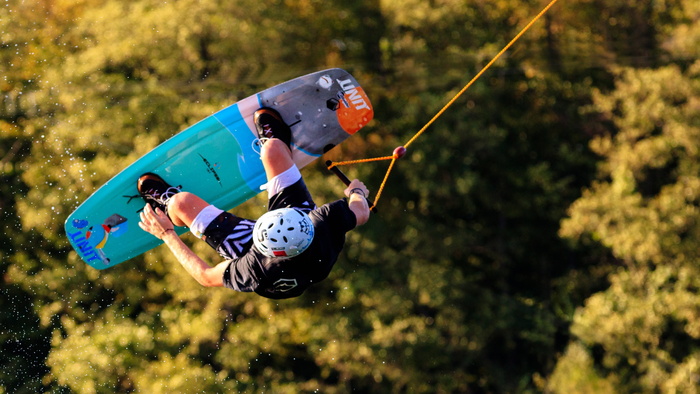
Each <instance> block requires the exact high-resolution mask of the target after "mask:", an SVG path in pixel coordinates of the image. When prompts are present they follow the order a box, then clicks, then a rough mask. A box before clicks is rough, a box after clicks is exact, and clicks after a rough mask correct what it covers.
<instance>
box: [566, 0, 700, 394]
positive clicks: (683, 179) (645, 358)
mask: <svg viewBox="0 0 700 394" xmlns="http://www.w3.org/2000/svg"><path fill="white" fill-rule="evenodd" d="M682 6H683V7H682V8H681V10H682V11H683V12H682V13H680V12H679V11H676V12H677V15H676V17H677V18H679V19H678V20H679V22H680V23H679V24H678V25H676V26H673V28H669V29H665V30H667V31H668V32H669V35H668V36H665V39H664V40H663V47H664V49H665V50H667V53H668V56H670V57H672V58H677V59H678V60H679V61H678V63H677V65H667V66H663V67H659V68H655V69H632V68H621V69H619V71H618V72H617V73H616V84H615V89H614V90H612V91H611V92H605V93H604V92H598V93H597V94H595V96H594V99H595V100H594V105H593V106H592V107H591V108H590V110H591V111H595V112H597V113H599V114H601V115H602V116H603V117H604V120H605V121H606V122H607V123H608V125H609V127H608V128H607V130H606V132H605V133H603V134H601V135H600V136H598V137H596V138H595V139H593V141H592V142H591V147H592V148H593V149H594V151H595V152H596V153H598V154H599V155H600V156H601V157H602V158H603V161H602V162H601V165H600V169H599V171H600V174H599V177H598V180H597V181H596V182H595V183H594V184H593V185H592V186H591V187H590V188H589V189H588V190H586V191H585V193H584V195H583V196H582V197H581V198H580V199H578V200H577V201H576V202H575V203H574V204H573V205H572V206H571V209H570V217H569V218H568V219H566V220H565V221H564V222H563V225H562V230H561V232H562V235H564V236H566V237H571V238H574V239H594V240H596V241H598V242H600V243H602V244H604V245H606V246H607V247H608V248H610V250H611V252H612V253H613V255H614V256H615V257H616V258H617V259H618V260H619V261H620V263H621V265H620V267H619V268H618V269H617V270H616V271H615V272H614V273H613V274H612V275H611V276H610V281H611V286H610V287H609V288H608V289H607V290H606V291H604V292H600V293H597V294H595V295H593V296H592V297H590V298H589V299H588V300H587V301H586V304H585V306H584V307H583V308H581V309H580V310H579V311H578V312H577V313H576V316H575V319H574V324H573V326H572V328H571V332H572V334H573V335H574V341H572V343H571V344H570V345H569V350H568V351H567V353H566V355H565V356H564V357H563V358H562V359H561V360H560V361H559V364H558V366H557V369H556V371H555V374H554V377H553V379H552V382H553V385H552V388H554V389H556V390H555V391H561V392H565V391H570V390H571V389H573V388H576V387H578V388H582V389H586V390H588V391H591V390H594V389H595V388H596V387H599V385H601V384H606V385H613V386H614V387H617V388H618V390H621V391H639V392H648V391H663V392H694V391H695V390H696V389H697V387H698V376H700V375H698V373H699V372H700V369H699V368H698V360H699V357H700V353H699V352H698V345H699V344H700V336H699V332H698V330H697V322H698V314H697V311H698V307H697V306H698V302H700V299H698V294H697V289H698V280H697V278H698V275H699V274H700V272H698V268H697V261H698V258H699V257H700V255H698V248H697V242H696V240H697V237H698V235H700V234H699V233H698V231H699V228H698V219H699V218H700V217H699V216H698V215H699V213H698V208H697V207H698V196H699V194H698V191H699V190H700V189H698V187H699V186H700V182H699V181H700V179H699V178H698V174H699V173H700V167H699V156H698V148H697V141H698V138H700V112H699V108H700V106H699V105H698V104H699V101H698V97H700V90H699V89H700V78H699V77H700V74H699V73H698V72H699V71H700V63H699V62H698V61H697V60H695V61H694V62H688V59H697V58H698V54H700V46H699V45H698V39H699V38H700V35H698V31H699V30H698V28H699V27H700V24H699V23H698V20H697V15H698V6H697V4H696V2H684V3H683V4H682ZM691 43H692V44H691ZM574 360H578V366H574V362H575V361H574ZM572 373H574V374H576V375H583V376H586V375H587V376H590V377H591V378H590V379H588V380H585V381H578V382H572V381H568V380H567V379H566V376H567V375H568V374H572Z"/></svg>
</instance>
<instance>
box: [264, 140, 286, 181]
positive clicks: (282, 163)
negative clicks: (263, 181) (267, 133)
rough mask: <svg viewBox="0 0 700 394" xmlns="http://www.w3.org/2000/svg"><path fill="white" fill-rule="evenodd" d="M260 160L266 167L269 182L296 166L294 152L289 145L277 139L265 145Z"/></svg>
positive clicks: (268, 141) (266, 142)
mask: <svg viewBox="0 0 700 394" xmlns="http://www.w3.org/2000/svg"><path fill="white" fill-rule="evenodd" d="M260 158H261V159H262V162H263V167H265V175H266V176H267V180H268V181H269V180H270V179H272V178H274V177H276V176H277V175H279V174H281V173H283V172H285V171H287V170H288V169H289V168H291V167H292V166H293V165H294V160H293V159H292V151H290V150H289V147H287V144H285V143H284V142H282V140H279V139H277V138H271V139H269V140H267V141H265V143H264V144H263V146H262V148H261V151H260Z"/></svg>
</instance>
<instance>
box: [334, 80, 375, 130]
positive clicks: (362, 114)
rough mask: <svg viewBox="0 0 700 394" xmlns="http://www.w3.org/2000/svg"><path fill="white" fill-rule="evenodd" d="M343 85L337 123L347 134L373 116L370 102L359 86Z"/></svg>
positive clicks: (359, 127)
mask: <svg viewBox="0 0 700 394" xmlns="http://www.w3.org/2000/svg"><path fill="white" fill-rule="evenodd" d="M350 86H352V85H350ZM350 86H345V87H344V88H345V89H344V91H345V94H344V95H343V100H341V102H340V105H339V107H338V110H337V111H336V113H337V115H338V123H339V124H340V127H342V128H343V130H345V131H346V132H347V133H348V134H355V133H356V132H357V131H358V130H360V129H361V128H362V127H364V126H365V125H366V124H367V123H369V121H370V120H372V118H373V117H374V110H373V109H372V104H370V102H369V98H368V97H367V94H365V90H364V89H362V88H361V87H354V86H352V87H350Z"/></svg>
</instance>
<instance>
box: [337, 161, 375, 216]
mask: <svg viewBox="0 0 700 394" xmlns="http://www.w3.org/2000/svg"><path fill="white" fill-rule="evenodd" d="M331 165H333V162H332V161H330V160H326V167H328V170H329V171H330V172H332V173H334V174H335V176H337V177H338V178H339V179H340V180H341V182H343V183H344V184H345V186H350V178H348V177H347V176H346V175H345V174H344V173H343V171H341V170H340V168H338V167H336V166H333V167H331ZM365 200H367V206H369V207H371V208H370V210H371V211H372V212H374V213H377V207H373V206H372V201H370V200H369V199H368V198H367V197H365Z"/></svg>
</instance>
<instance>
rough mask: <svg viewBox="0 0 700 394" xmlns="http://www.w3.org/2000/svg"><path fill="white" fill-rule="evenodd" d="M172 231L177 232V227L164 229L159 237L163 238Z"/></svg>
mask: <svg viewBox="0 0 700 394" xmlns="http://www.w3.org/2000/svg"><path fill="white" fill-rule="evenodd" d="M171 231H172V232H173V234H175V229H172V228H166V229H165V230H163V231H162V232H161V233H160V235H159V236H158V238H160V239H161V240H162V239H163V238H164V237H165V235H166V234H168V233H169V232H171Z"/></svg>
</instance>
